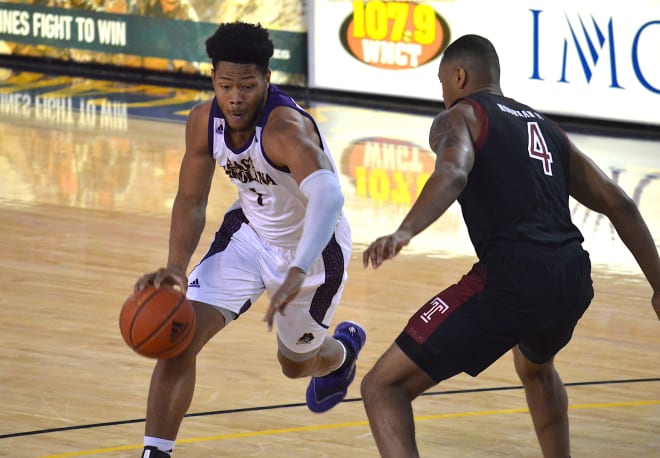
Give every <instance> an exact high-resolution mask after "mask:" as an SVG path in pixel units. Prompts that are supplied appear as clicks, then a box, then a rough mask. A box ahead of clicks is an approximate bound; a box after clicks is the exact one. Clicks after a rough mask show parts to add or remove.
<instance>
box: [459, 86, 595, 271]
mask: <svg viewBox="0 0 660 458" xmlns="http://www.w3.org/2000/svg"><path fill="white" fill-rule="evenodd" d="M462 100H465V101H467V102H469V103H471V104H472V105H473V106H474V107H475V109H476V110H477V113H479V116H480V118H481V122H482V131H481V134H480V136H479V139H478V140H477V142H476V143H475V145H474V148H475V162H474V167H473V169H472V171H471V172H470V175H469V177H468V183H467V186H466V187H465V189H464V190H463V192H462V193H461V195H460V196H459V198H458V201H459V203H460V204H461V208H462V211H463V218H464V219H465V223H466V225H467V228H468V232H469V234H470V239H471V240H472V244H473V245H474V247H475V250H476V253H477V256H479V258H483V256H484V255H485V254H486V253H487V252H488V250H489V249H491V248H492V247H493V246H495V245H496V244H497V243H498V242H500V241H514V242H516V241H520V242H524V243H526V244H528V243H531V244H532V245H534V244H538V245H542V246H546V247H547V246H561V245H564V244H566V243H569V242H571V241H574V240H578V241H580V242H582V241H583V237H582V234H581V233H580V231H579V230H578V228H577V227H575V225H574V224H573V223H572V221H571V214H570V210H569V206H568V198H569V190H568V181H569V160H570V157H569V149H568V140H567V138H566V136H565V134H564V132H563V131H562V130H561V129H560V128H559V127H558V126H557V125H556V124H555V123H554V122H553V121H551V120H550V119H548V118H547V117H546V116H545V115H543V114H541V113H539V112H537V111H535V110H534V109H532V108H530V107H528V106H526V105H523V104H521V103H518V102H516V101H515V100H513V99H509V98H507V97H503V96H499V95H495V94H489V93H485V92H478V93H475V94H472V95H470V96H469V97H466V98H464V99H462Z"/></svg>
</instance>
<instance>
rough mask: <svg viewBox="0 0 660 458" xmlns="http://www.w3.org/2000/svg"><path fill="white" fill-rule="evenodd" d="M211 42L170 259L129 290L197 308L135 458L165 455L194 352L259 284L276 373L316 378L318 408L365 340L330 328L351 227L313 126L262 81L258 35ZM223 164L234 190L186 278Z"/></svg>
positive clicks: (268, 50)
mask: <svg viewBox="0 0 660 458" xmlns="http://www.w3.org/2000/svg"><path fill="white" fill-rule="evenodd" d="M206 49H207V53H208V55H209V57H210V58H211V61H212V63H213V71H212V82H213V88H214V92H215V97H214V98H213V99H212V100H210V101H207V102H204V103H201V104H200V105H198V106H196V107H195V108H193V110H192V111H191V113H190V116H189V118H188V121H187V125H186V152H185V155H184V157H183V160H182V164H181V170H180V176H179V189H178V192H177V195H176V198H175V200H174V206H173V209H172V221H171V228H170V243H169V255H168V260H167V266H166V267H164V268H161V269H159V270H157V271H156V272H152V273H148V274H145V275H144V276H142V277H141V278H140V279H139V280H138V281H137V283H136V286H135V287H136V289H141V288H145V287H146V286H148V285H150V284H154V285H156V286H159V285H161V284H171V285H175V286H178V287H180V288H181V289H182V290H183V291H186V295H187V297H188V299H190V300H191V301H192V303H193V305H194V308H195V313H196V315H197V330H196V334H195V337H194V338H193V341H192V343H191V344H190V346H189V347H188V348H187V349H186V350H185V351H184V353H183V354H181V355H180V356H177V357H176V358H173V359H167V360H159V361H158V362H157V363H156V367H155V369H154V372H153V375H152V379H151V385H150V388H149V398H148V403H147V418H146V427H145V438H144V450H143V455H142V456H143V457H149V458H166V457H169V456H171V453H172V450H173V448H174V443H175V439H176V436H177V433H178V430H179V427H180V425H181V422H182V420H183V417H184V415H185V413H186V411H187V410H188V407H189V406H190V402H191V400H192V396H193V391H194V385H195V360H196V355H197V354H198V353H199V351H200V350H201V349H202V347H203V346H204V345H205V344H206V343H207V342H208V341H209V339H211V338H212V337H213V336H215V335H216V334H217V333H218V331H220V330H221V329H223V328H224V327H225V326H227V325H228V324H229V323H230V322H232V321H234V320H237V319H238V318H239V317H240V315H241V314H243V313H245V312H246V311H247V310H248V309H249V308H250V306H251V305H252V304H253V303H254V302H255V301H256V300H257V298H259V297H260V296H261V295H262V293H263V292H264V291H266V293H267V294H268V296H269V298H270V306H269V308H268V311H267V313H266V315H265V317H264V321H265V322H266V323H267V328H268V329H269V330H270V329H272V327H273V324H275V325H276V328H277V348H278V352H277V357H278V360H279V362H280V364H281V366H282V372H283V373H284V374H285V375H286V376H287V377H289V378H299V377H311V380H310V383H309V386H308V388H307V405H308V407H309V409H310V410H311V411H313V412H324V411H326V410H328V409H330V408H332V407H334V406H335V405H336V404H337V403H339V402H340V401H341V400H342V399H344V397H345V396H346V391H347V389H348V386H349V385H350V383H351V382H352V381H353V379H354V377H355V370H356V367H355V361H356V359H357V355H358V353H359V352H360V350H361V349H362V347H363V345H364V342H365V340H366V334H365V332H364V330H363V329H362V328H361V327H360V326H359V325H358V324H356V323H353V322H343V323H340V324H339V325H337V327H336V328H335V331H334V335H333V336H329V335H328V328H329V326H330V323H331V320H332V317H333V315H334V313H335V309H336V307H337V305H338V303H339V300H340V297H341V294H342V291H343V287H344V282H345V281H346V268H347V266H348V261H349V259H350V256H351V232H350V227H349V224H348V221H347V220H346V217H345V216H344V214H343V213H342V206H343V203H344V197H343V194H342V192H341V190H340V187H339V181H338V176H337V170H336V166H335V164H334V161H333V159H332V157H331V155H330V152H329V150H328V147H327V145H326V143H325V141H324V139H323V137H322V136H321V133H320V131H319V129H318V127H317V125H316V122H315V121H314V120H313V119H312V117H311V116H310V115H309V114H308V113H307V112H305V110H303V109H302V108H301V107H300V106H298V105H297V104H296V103H295V102H294V101H293V100H292V99H291V97H289V96H287V95H286V94H284V93H283V92H282V91H280V90H279V89H278V88H277V87H275V86H273V85H271V84H270V70H269V62H270V58H271V57H272V55H273V43H272V42H271V40H270V38H269V36H268V32H267V30H265V29H264V28H262V27H261V26H259V25H252V24H247V23H240V22H238V23H228V24H221V25H220V27H219V28H218V30H217V31H216V33H215V34H214V35H213V36H212V37H210V38H209V39H208V40H207V42H206ZM218 165H219V166H220V167H221V168H222V169H223V170H224V174H226V175H227V176H228V178H229V179H230V180H231V181H232V182H233V183H234V184H235V185H236V187H237V188H238V196H239V197H238V200H237V201H236V203H235V204H234V205H233V206H232V207H231V208H230V209H229V210H228V211H227V213H226V215H225V217H224V220H223V221H222V224H221V225H220V228H219V230H218V232H217V233H216V236H215V240H214V241H213V242H212V244H211V247H210V248H209V250H208V252H207V254H206V255H205V256H204V257H203V259H202V260H201V261H200V262H199V263H198V264H197V266H195V267H194V269H193V270H192V272H190V276H189V278H187V276H186V272H187V270H188V267H189V263H190V260H191V256H192V254H193V252H194V250H195V248H196V247H197V244H198V242H199V238H200V236H201V234H202V231H203V228H204V224H205V214H206V203H207V199H208V195H209V191H210V189H211V181H212V178H213V173H214V171H215V169H216V167H217V166H218ZM285 309H286V310H285Z"/></svg>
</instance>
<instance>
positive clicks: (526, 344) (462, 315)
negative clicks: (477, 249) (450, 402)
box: [396, 242, 594, 382]
mask: <svg viewBox="0 0 660 458" xmlns="http://www.w3.org/2000/svg"><path fill="white" fill-rule="evenodd" d="M593 295H594V291H593V286H592V282H591V262H590V260H589V254H588V253H587V252H586V251H584V250H583V249H582V247H581V244H580V243H578V242H574V243H571V244H570V245H566V246H563V247H561V248H545V247H538V246H532V245H529V244H519V243H513V242H511V243H506V244H500V245H498V246H497V247H496V248H494V249H492V250H491V251H490V252H489V253H488V255H487V256H486V257H485V258H484V259H483V260H481V261H479V262H478V263H477V264H475V265H474V266H473V267H472V269H471V270H470V272H469V273H467V274H466V275H464V276H463V278H461V280H460V281H459V282H458V283H457V284H454V285H452V286H450V287H449V288H447V289H445V290H444V291H442V292H440V293H438V294H437V295H435V296H434V297H432V298H431V299H430V300H429V301H428V302H427V303H426V304H424V305H423V306H422V308H420V309H419V310H418V311H417V312H416V313H415V314H414V315H413V316H412V317H411V318H410V321H409V322H408V324H407V326H406V327H405V329H404V330H403V332H402V333H401V334H400V335H399V337H398V338H397V340H396V342H397V344H398V346H399V347H400V348H401V349H402V350H403V351H404V352H405V353H406V354H407V355H408V356H409V357H410V358H411V359H412V360H413V361H414V362H415V363H416V364H417V365H418V366H419V367H420V368H421V369H423V370H424V371H425V372H426V373H428V374H429V375H430V376H431V377H432V378H433V379H434V380H435V381H437V382H440V381H441V380H444V379H447V378H449V377H452V376H454V375H456V374H458V373H460V372H466V373H468V374H470V375H472V376H476V375H477V374H479V373H480V372H481V371H483V370H484V369H486V368H487V367H488V366H490V365H491V364H492V363H494V362H495V361H496V360H497V359H499V358H500V356H502V355H503V354H505V353H506V352H507V351H509V350H510V349H511V348H512V347H514V346H515V345H516V344H519V345H520V349H521V350H522V352H523V353H524V355H525V356H526V357H527V358H529V359H530V360H531V361H533V362H535V363H538V364H542V363H545V362H547V361H549V360H550V359H551V358H552V357H553V356H554V355H555V354H556V353H557V352H559V350H561V349H562V348H563V347H564V346H565V345H566V344H567V343H568V342H569V341H570V339H571V337H572V335H573V330H574V328H575V325H576V324H577V322H578V320H579V319H580V317H581V316H582V314H583V313H584V311H585V310H586V309H587V307H588V306H589V304H590V303H591V300H592V299H593Z"/></svg>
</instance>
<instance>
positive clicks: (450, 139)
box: [429, 116, 459, 153]
mask: <svg viewBox="0 0 660 458" xmlns="http://www.w3.org/2000/svg"><path fill="white" fill-rule="evenodd" d="M458 143H459V139H458V134H457V133H456V131H455V130H454V126H453V125H452V123H451V121H450V120H449V117H448V116H437V117H436V118H435V119H434V120H433V124H432V125H431V131H430V134H429V144H430V146H431V149H432V150H433V151H435V152H436V153H437V152H438V149H439V148H441V147H442V148H446V147H449V146H455V145H457V144H458Z"/></svg>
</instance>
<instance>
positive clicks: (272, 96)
mask: <svg viewBox="0 0 660 458" xmlns="http://www.w3.org/2000/svg"><path fill="white" fill-rule="evenodd" d="M283 106H284V107H289V108H293V109H294V110H296V111H297V112H298V113H300V114H302V115H303V116H305V117H307V118H309V119H310V120H311V121H312V124H313V125H314V129H315V130H316V133H317V134H318V136H319V138H321V131H320V130H319V128H318V126H317V125H316V122H315V121H314V118H313V117H312V115H310V114H309V113H307V112H306V111H305V110H303V109H302V108H301V107H300V106H298V104H296V102H295V100H293V98H292V97H291V96H290V95H288V94H286V93H284V92H282V90H281V89H280V88H278V87H277V86H274V85H272V84H271V85H270V87H269V88H268V101H266V106H265V107H264V109H263V111H262V112H261V117H260V118H259V122H258V123H257V125H258V126H260V127H262V128H263V127H264V126H265V125H266V122H268V116H270V113H271V112H272V111H273V110H274V109H275V108H277V107H283ZM261 135H262V137H263V130H262V131H261ZM259 143H260V144H261V154H262V155H263V157H264V159H266V161H267V162H268V163H269V164H270V165H271V166H273V167H274V168H276V169H277V170H279V171H281V172H285V173H289V172H290V170H289V168H288V167H282V166H278V165H275V164H273V163H272V162H271V160H270V159H269V158H268V155H266V152H265V151H264V146H263V145H264V144H263V138H260V139H259ZM319 147H320V148H321V149H323V142H321V144H320V145H319Z"/></svg>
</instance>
